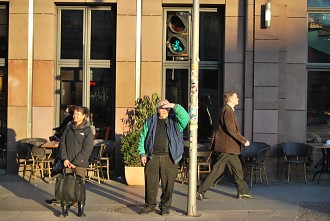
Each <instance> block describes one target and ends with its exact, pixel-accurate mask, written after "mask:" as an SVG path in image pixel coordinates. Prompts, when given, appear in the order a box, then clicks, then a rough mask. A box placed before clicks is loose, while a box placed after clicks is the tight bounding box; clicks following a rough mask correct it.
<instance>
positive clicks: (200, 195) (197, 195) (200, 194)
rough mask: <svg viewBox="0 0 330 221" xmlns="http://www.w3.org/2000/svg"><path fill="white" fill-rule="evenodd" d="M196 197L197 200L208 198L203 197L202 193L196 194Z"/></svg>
mask: <svg viewBox="0 0 330 221" xmlns="http://www.w3.org/2000/svg"><path fill="white" fill-rule="evenodd" d="M196 197H197V199H199V200H207V199H208V198H207V197H205V196H204V193H199V192H196Z"/></svg>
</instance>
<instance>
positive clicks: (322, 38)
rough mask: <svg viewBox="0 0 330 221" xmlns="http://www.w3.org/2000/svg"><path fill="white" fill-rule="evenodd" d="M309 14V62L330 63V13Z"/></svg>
mask: <svg viewBox="0 0 330 221" xmlns="http://www.w3.org/2000/svg"><path fill="white" fill-rule="evenodd" d="M308 15H309V18H308V62H309V63H330V13H309V14H308Z"/></svg>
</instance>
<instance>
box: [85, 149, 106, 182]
mask: <svg viewBox="0 0 330 221" xmlns="http://www.w3.org/2000/svg"><path fill="white" fill-rule="evenodd" d="M105 147H106V144H96V145H94V147H93V150H92V153H91V156H90V157H89V159H88V161H89V167H88V168H87V175H88V178H89V180H90V179H91V177H92V174H93V175H94V176H95V173H96V176H97V183H98V184H99V185H100V184H101V181H100V172H101V176H102V178H103V181H104V176H103V171H102V169H101V157H102V154H103V151H104V149H105Z"/></svg>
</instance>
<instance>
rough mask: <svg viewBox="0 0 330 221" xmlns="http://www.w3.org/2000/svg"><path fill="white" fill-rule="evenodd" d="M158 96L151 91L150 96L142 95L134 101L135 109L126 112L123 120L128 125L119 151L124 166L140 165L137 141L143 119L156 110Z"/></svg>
mask: <svg viewBox="0 0 330 221" xmlns="http://www.w3.org/2000/svg"><path fill="white" fill-rule="evenodd" d="M159 100H160V97H159V96H158V94H157V93H153V94H152V95H151V97H149V96H143V97H142V98H138V99H137V100H136V101H135V109H134V110H133V111H130V112H128V113H127V118H126V119H124V120H123V122H124V123H125V124H126V125H127V126H128V129H129V130H128V131H127V132H126V133H124V134H123V136H122V137H121V148H120V150H121V153H122V154H123V161H124V163H125V165H126V166H133V167H137V166H141V161H140V156H139V153H138V142H139V139H140V133H141V130H142V128H143V125H144V123H145V121H146V120H147V119H148V118H149V117H151V116H152V115H154V114H155V113H156V111H157V103H158V101H159Z"/></svg>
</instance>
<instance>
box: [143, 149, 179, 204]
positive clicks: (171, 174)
mask: <svg viewBox="0 0 330 221" xmlns="http://www.w3.org/2000/svg"><path fill="white" fill-rule="evenodd" d="M177 173H178V167H177V165H176V164H175V163H174V162H173V161H172V160H171V157H170V156H169V155H168V154H164V155H153V156H152V159H149V160H148V162H147V164H146V167H145V202H146V204H147V206H149V207H156V197H157V193H158V185H159V180H160V181H161V188H162V195H161V196H160V205H159V207H160V209H169V208H170V206H171V203H172V194H173V188H174V183H175V179H176V176H177Z"/></svg>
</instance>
